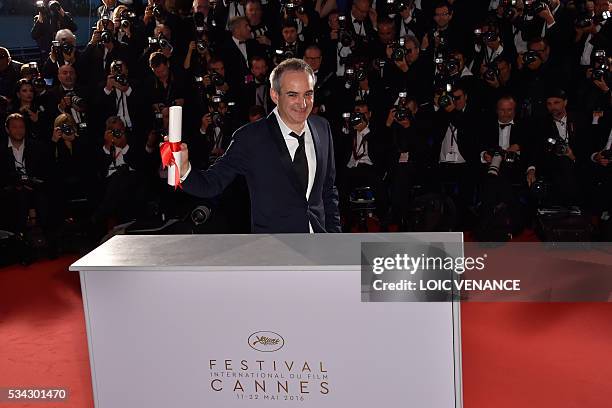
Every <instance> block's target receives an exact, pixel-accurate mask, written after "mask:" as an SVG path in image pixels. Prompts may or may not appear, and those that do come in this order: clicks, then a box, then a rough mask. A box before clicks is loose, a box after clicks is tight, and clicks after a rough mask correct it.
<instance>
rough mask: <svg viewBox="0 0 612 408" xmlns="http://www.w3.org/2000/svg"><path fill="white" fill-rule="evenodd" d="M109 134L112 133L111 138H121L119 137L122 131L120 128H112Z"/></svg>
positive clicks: (122, 133)
mask: <svg viewBox="0 0 612 408" xmlns="http://www.w3.org/2000/svg"><path fill="white" fill-rule="evenodd" d="M111 134H112V135H113V138H115V139H121V137H122V136H123V135H124V131H123V130H121V129H112V130H111Z"/></svg>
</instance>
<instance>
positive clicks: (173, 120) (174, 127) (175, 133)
mask: <svg viewBox="0 0 612 408" xmlns="http://www.w3.org/2000/svg"><path fill="white" fill-rule="evenodd" d="M182 122H183V107H182V106H171V107H170V124H169V129H168V141H169V142H170V143H180V142H181V130H182ZM172 155H173V156H174V162H175V163H176V164H177V165H176V166H175V165H170V166H168V184H169V185H171V186H174V185H175V177H176V176H175V172H179V174H180V167H178V166H180V165H181V152H172Z"/></svg>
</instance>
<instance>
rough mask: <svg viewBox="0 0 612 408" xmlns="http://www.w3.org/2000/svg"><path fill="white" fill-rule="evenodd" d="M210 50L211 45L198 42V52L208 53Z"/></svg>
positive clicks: (203, 41)
mask: <svg viewBox="0 0 612 408" xmlns="http://www.w3.org/2000/svg"><path fill="white" fill-rule="evenodd" d="M209 48H210V44H209V43H208V41H206V40H197V41H196V49H197V50H198V52H206V50H208V49H209Z"/></svg>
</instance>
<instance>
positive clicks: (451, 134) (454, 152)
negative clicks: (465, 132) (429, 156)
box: [439, 123, 465, 164]
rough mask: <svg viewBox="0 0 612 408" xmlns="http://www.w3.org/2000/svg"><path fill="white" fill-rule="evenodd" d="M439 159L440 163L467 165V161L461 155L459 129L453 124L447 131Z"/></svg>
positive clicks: (449, 125)
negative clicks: (458, 143) (458, 142)
mask: <svg viewBox="0 0 612 408" xmlns="http://www.w3.org/2000/svg"><path fill="white" fill-rule="evenodd" d="M439 159H440V163H457V164H459V163H465V159H464V158H463V156H461V153H459V146H458V145H457V128H456V127H455V126H454V125H453V124H452V123H449V124H448V128H447V129H446V135H445V136H444V140H443V141H442V148H441V149H440V158H439Z"/></svg>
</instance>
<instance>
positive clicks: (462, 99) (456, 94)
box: [452, 89, 467, 110]
mask: <svg viewBox="0 0 612 408" xmlns="http://www.w3.org/2000/svg"><path fill="white" fill-rule="evenodd" d="M452 94H453V100H454V102H455V108H456V109H457V110H462V109H464V108H465V105H466V103H467V96H466V95H465V93H464V92H463V90H461V89H457V90H455V91H453V93H452Z"/></svg>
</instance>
